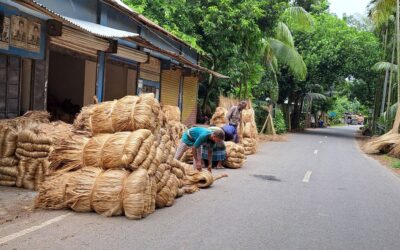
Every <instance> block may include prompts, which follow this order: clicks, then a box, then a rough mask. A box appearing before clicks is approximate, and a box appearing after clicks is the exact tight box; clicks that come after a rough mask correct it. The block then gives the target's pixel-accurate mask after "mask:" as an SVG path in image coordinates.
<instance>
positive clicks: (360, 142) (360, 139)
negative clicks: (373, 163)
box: [356, 132, 400, 177]
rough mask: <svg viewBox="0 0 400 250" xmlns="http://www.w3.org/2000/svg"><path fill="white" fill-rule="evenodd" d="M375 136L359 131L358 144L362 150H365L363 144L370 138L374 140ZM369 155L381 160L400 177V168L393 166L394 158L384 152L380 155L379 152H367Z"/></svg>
mask: <svg viewBox="0 0 400 250" xmlns="http://www.w3.org/2000/svg"><path fill="white" fill-rule="evenodd" d="M372 139H373V137H369V136H363V135H362V134H361V132H359V133H358V134H357V136H356V140H357V143H358V146H359V147H360V149H361V151H363V152H364V149H363V146H364V145H365V144H366V143H367V142H368V141H370V140H372ZM366 155H367V156H369V157H372V158H374V159H375V160H377V161H379V162H380V163H381V164H382V165H383V166H385V167H387V168H389V169H390V170H391V171H393V172H394V173H395V174H396V175H397V176H399V177H400V169H399V168H393V167H392V166H391V163H392V160H391V159H393V158H390V157H388V156H386V155H384V154H381V155H378V154H373V155H371V154H366Z"/></svg>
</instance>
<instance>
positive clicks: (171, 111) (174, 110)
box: [162, 105, 181, 122]
mask: <svg viewBox="0 0 400 250" xmlns="http://www.w3.org/2000/svg"><path fill="white" fill-rule="evenodd" d="M162 111H163V112H164V115H165V119H166V121H167V122H180V121H181V111H180V109H179V107H177V106H172V105H163V106H162Z"/></svg>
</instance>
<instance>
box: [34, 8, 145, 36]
mask: <svg viewBox="0 0 400 250" xmlns="http://www.w3.org/2000/svg"><path fill="white" fill-rule="evenodd" d="M30 1H31V2H32V3H34V4H35V5H37V6H39V7H40V8H43V9H45V10H46V11H47V12H49V13H51V14H52V15H53V16H56V17H59V18H61V19H62V20H64V21H66V22H67V23H69V24H71V25H72V26H73V27H75V28H78V29H81V30H83V31H86V32H88V33H91V34H93V35H95V36H98V37H103V38H126V37H136V36H138V35H139V34H136V33H132V32H128V31H124V30H119V29H114V28H110V27H107V26H103V25H100V24H97V23H92V22H88V21H84V20H80V19H75V18H71V17H67V16H63V15H61V14H58V13H56V12H54V11H53V10H51V9H49V8H47V7H46V6H44V5H43V4H41V3H38V2H37V1H35V0H30Z"/></svg>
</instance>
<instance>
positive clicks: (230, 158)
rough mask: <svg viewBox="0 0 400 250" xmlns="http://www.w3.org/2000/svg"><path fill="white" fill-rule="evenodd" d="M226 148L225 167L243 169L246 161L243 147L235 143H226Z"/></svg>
mask: <svg viewBox="0 0 400 250" xmlns="http://www.w3.org/2000/svg"><path fill="white" fill-rule="evenodd" d="M225 146H226V160H225V161H224V162H223V165H224V166H225V167H227V168H234V169H236V168H241V167H242V166H243V164H244V162H245V161H246V155H245V154H244V148H243V146H242V145H240V144H236V143H234V142H225Z"/></svg>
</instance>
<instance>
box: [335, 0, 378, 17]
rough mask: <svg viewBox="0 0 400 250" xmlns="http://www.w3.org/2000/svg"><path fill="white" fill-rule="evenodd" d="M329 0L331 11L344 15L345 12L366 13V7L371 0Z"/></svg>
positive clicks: (350, 13)
mask: <svg viewBox="0 0 400 250" xmlns="http://www.w3.org/2000/svg"><path fill="white" fill-rule="evenodd" d="M329 2H330V3H331V5H330V11H331V12H332V13H336V14H337V15H338V16H339V17H342V15H343V13H346V14H348V15H352V14H355V13H359V14H363V15H366V13H367V11H366V8H367V5H368V3H369V2H370V0H329Z"/></svg>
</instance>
